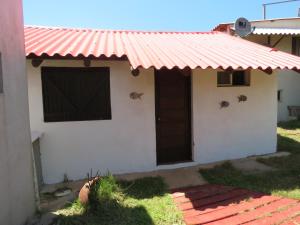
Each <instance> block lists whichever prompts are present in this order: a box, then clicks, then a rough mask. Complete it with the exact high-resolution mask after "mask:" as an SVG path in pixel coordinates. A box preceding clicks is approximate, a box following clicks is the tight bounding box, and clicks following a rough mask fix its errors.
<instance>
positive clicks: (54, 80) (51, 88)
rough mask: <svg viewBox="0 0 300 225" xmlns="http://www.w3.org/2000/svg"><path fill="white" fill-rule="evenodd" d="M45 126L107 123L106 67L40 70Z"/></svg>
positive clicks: (107, 84) (46, 68) (108, 79)
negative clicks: (72, 123) (97, 121)
mask: <svg viewBox="0 0 300 225" xmlns="http://www.w3.org/2000/svg"><path fill="white" fill-rule="evenodd" d="M42 91H43V108H44V121H45V122H62V121H85V120H110V119H111V102H110V78H109V68H108V67H96V68H70V67H42Z"/></svg>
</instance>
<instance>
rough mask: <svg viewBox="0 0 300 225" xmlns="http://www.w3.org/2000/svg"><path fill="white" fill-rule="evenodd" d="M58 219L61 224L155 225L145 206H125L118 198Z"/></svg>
mask: <svg viewBox="0 0 300 225" xmlns="http://www.w3.org/2000/svg"><path fill="white" fill-rule="evenodd" d="M57 221H59V224H60V225H108V224H111V225H129V224H142V225H154V222H153V220H152V218H151V217H150V216H149V214H148V212H147V210H146V209H145V208H144V207H143V206H136V207H124V206H123V205H121V204H120V203H119V202H118V201H116V200H111V201H109V202H105V204H103V205H101V203H100V204H99V206H98V207H97V209H94V210H89V209H86V210H85V212H84V213H83V214H80V215H70V216H67V215H60V216H59V217H58V220H57Z"/></svg>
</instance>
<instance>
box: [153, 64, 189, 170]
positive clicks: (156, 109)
mask: <svg viewBox="0 0 300 225" xmlns="http://www.w3.org/2000/svg"><path fill="white" fill-rule="evenodd" d="M173 69H176V68H173ZM171 70H172V69H171ZM177 70H178V71H180V72H181V73H182V76H186V77H189V83H188V93H187V98H188V101H189V106H188V115H189V116H188V120H189V130H190V145H189V148H190V149H189V154H190V160H183V161H177V162H170V163H159V162H158V157H157V156H158V142H157V140H158V132H157V122H158V120H157V119H158V99H159V96H160V95H159V89H158V88H157V86H158V85H157V82H158V81H157V80H158V79H157V73H158V71H159V70H157V69H154V95H155V98H154V100H155V137H156V143H155V146H156V151H155V153H156V165H157V166H163V165H176V164H182V163H191V162H194V141H193V139H194V138H193V133H194V132H193V127H194V125H193V97H192V96H193V90H192V89H193V80H192V70H190V69H188V70H180V69H177Z"/></svg>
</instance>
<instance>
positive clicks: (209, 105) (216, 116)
mask: <svg viewBox="0 0 300 225" xmlns="http://www.w3.org/2000/svg"><path fill="white" fill-rule="evenodd" d="M276 82H277V81H276V76H275V75H271V76H270V75H267V74H265V73H263V72H260V71H252V72H251V84H250V86H249V87H248V86H244V87H217V86H216V83H217V76H216V72H215V71H214V70H205V71H203V70H195V71H194V74H193V118H194V143H195V146H194V155H195V158H194V159H195V161H197V162H199V163H208V162H214V161H219V160H224V159H235V158H242V157H246V156H250V155H258V154H266V153H271V152H274V151H275V149H276V121H277V119H276V116H277V112H276V97H275V96H276ZM239 95H246V96H247V98H248V100H247V101H246V102H243V103H239V102H238V98H237V97H238V96H239ZM221 101H228V102H229V103H230V106H229V107H228V108H223V109H220V105H219V103H220V102H221Z"/></svg>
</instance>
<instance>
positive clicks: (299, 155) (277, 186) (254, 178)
mask: <svg viewBox="0 0 300 225" xmlns="http://www.w3.org/2000/svg"><path fill="white" fill-rule="evenodd" d="M277 131H278V150H279V151H289V152H291V155H290V156H287V157H273V158H270V159H262V158H260V159H258V161H259V162H262V163H265V164H266V165H269V166H272V167H274V168H276V169H277V170H276V171H272V172H265V173H260V174H244V173H243V172H241V171H239V170H237V169H235V168H234V167H233V166H232V165H231V164H230V163H229V162H227V163H224V164H223V165H220V166H217V167H215V168H213V169H206V170H200V173H201V174H202V176H203V177H204V178H205V179H206V180H208V181H209V182H210V183H215V184H224V185H230V186H236V187H243V188H247V189H250V190H255V191H261V192H265V193H269V194H273V195H279V196H284V197H290V198H296V199H300V121H292V122H287V123H280V124H279V125H278V129H277Z"/></svg>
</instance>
